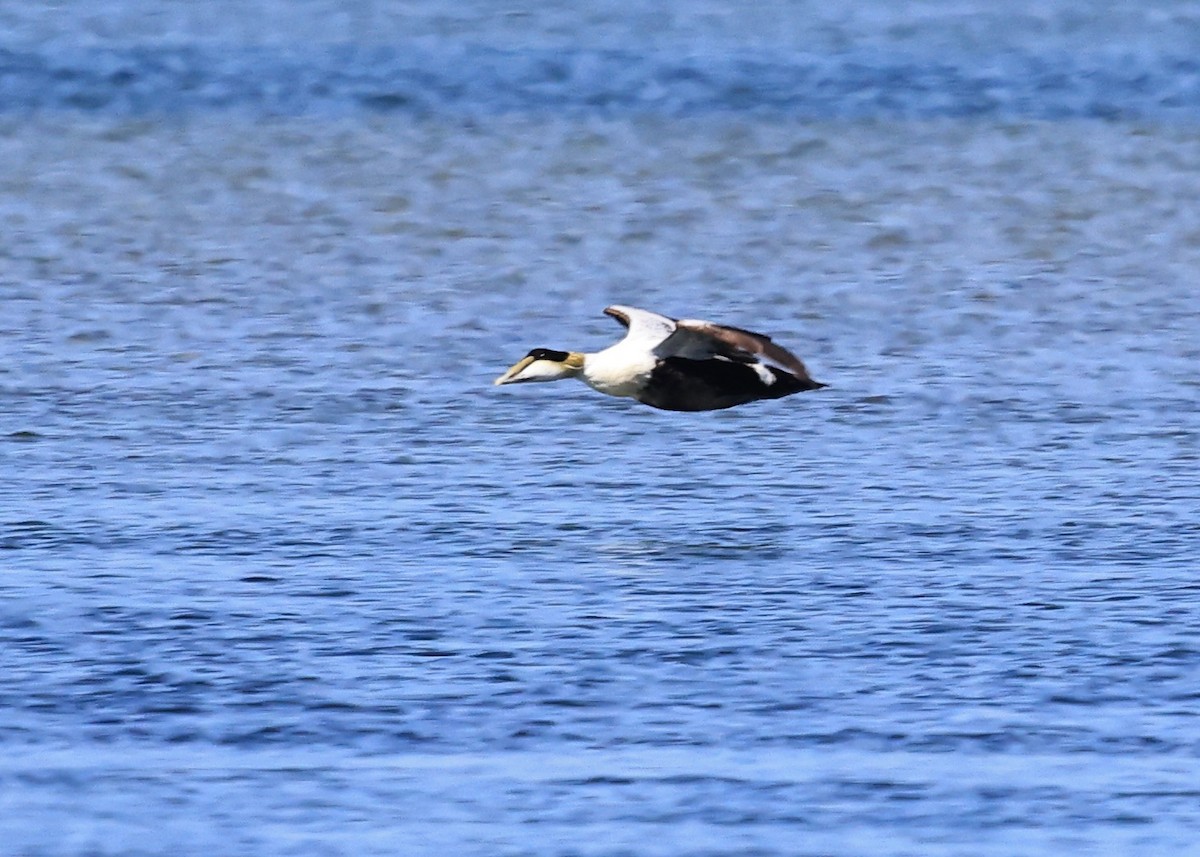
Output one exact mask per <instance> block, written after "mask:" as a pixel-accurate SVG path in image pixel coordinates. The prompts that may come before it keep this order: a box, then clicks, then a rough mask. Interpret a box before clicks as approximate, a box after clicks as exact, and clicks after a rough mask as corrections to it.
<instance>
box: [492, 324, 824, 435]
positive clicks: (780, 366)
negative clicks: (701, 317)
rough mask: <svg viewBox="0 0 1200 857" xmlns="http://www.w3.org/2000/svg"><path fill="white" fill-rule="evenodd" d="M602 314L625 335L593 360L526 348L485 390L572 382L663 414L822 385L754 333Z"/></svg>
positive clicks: (797, 362)
mask: <svg viewBox="0 0 1200 857" xmlns="http://www.w3.org/2000/svg"><path fill="white" fill-rule="evenodd" d="M604 313H605V315H608V316H611V317H612V318H615V319H616V320H617V321H619V322H620V323H621V324H623V325H624V326H625V327H626V328H628V330H627V332H626V334H625V338H624V339H622V340H621V341H619V342H617V343H616V344H615V345H612V346H610V347H608V348H605V349H604V350H603V351H598V352H596V353H595V354H585V353H582V352H579V351H559V350H557V349H554V348H534V349H533V350H532V351H530V352H529V353H528V354H526V355H525V356H524V357H522V358H521V359H520V360H519V361H517V363H516V364H514V365H513V366H512V367H511V368H510V369H509V370H508V371H507V372H505V373H504V374H503V375H501V376H500V377H499V378H497V379H496V380H495V381H494V382H493V383H494V384H495V385H496V386H501V385H504V384H524V383H528V382H534V381H559V380H562V379H564V378H578V379H579V380H580V381H583V382H584V383H585V384H587V385H588V386H589V387H591V388H592V389H593V390H596V391H597V392H600V393H605V394H607V395H609V396H618V397H626V398H632V399H636V400H637V401H639V402H641V403H642V404H645V405H650V406H651V407H653V408H659V409H661V410H664V411H715V410H721V409H723V408H732V407H735V406H737V405H744V404H746V403H747V402H754V401H758V400H760V399H779V398H782V397H783V396H790V395H792V394H793V393H800V392H804V391H806V390H817V389H820V388H821V387H825V386H827V385H825V384H822V383H820V382H819V381H814V380H813V379H812V377H811V376H810V375H809V374H808V370H807V369H805V368H804V364H803V363H802V362H801V361H800V358H798V357H796V356H795V355H794V354H792V353H791V352H790V351H788V350H787V349H786V348H784V347H782V346H780V345H776V344H775V343H774V342H772V341H771V338H770V337H769V336H764V335H763V334H761V333H752V332H751V331H749V330H743V329H742V328H740V327H729V326H726V325H721V324H714V323H713V322H711V321H698V320H696V319H682V320H676V319H673V318H668V317H667V316H665V315H659V314H658V313H655V312H650V311H649V310H644V309H637V308H636V307H631V306H620V305H614V306H610V307H606V308H605V310H604Z"/></svg>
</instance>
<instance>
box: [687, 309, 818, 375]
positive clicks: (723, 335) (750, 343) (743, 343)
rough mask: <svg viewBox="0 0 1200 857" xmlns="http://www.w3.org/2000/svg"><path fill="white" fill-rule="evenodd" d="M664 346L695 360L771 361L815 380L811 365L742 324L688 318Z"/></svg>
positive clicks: (796, 373) (769, 338) (767, 337)
mask: <svg viewBox="0 0 1200 857" xmlns="http://www.w3.org/2000/svg"><path fill="white" fill-rule="evenodd" d="M663 346H664V347H666V348H668V349H670V350H671V353H672V356H677V357H690V358H691V359H693V360H695V359H704V357H710V358H711V357H724V358H725V359H726V360H733V361H736V362H738V363H755V362H758V361H759V360H763V361H769V362H771V363H774V364H775V365H777V366H779V367H780V368H782V369H786V370H787V371H789V372H791V373H792V374H793V375H795V376H796V377H797V378H799V379H801V380H811V376H809V374H808V369H806V368H805V366H804V363H803V362H802V361H801V360H800V358H799V357H797V356H796V355H795V354H793V353H792V352H790V351H788V350H787V349H786V348H784V347H783V346H782V345H777V344H776V343H775V342H773V341H772V340H771V337H769V336H767V335H765V334H762V333H754V332H753V331H750V330H743V329H742V328H740V327H729V326H726V325H722V324H713V323H712V322H711V321H698V320H694V319H687V320H684V321H680V322H677V324H676V332H675V334H674V335H673V336H671V338H670V340H669V341H667V342H664V343H663ZM705 352H707V353H706V354H705Z"/></svg>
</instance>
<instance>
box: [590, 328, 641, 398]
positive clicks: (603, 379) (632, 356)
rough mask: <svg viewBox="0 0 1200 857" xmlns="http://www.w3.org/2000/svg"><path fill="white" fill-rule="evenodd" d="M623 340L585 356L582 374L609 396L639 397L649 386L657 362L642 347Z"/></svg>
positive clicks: (591, 385)
mask: <svg viewBox="0 0 1200 857" xmlns="http://www.w3.org/2000/svg"><path fill="white" fill-rule="evenodd" d="M623 346H626V343H625V342H624V341H622V342H618V343H617V344H616V345H614V346H612V347H611V348H606V349H604V350H603V351H600V352H597V353H596V354H589V355H587V356H586V357H585V358H584V363H583V374H582V375H581V376H580V377H581V378H582V379H583V381H584V383H586V384H587V385H588V386H589V387H591V388H592V389H593V390H596V391H597V392H600V393H607V394H608V395H610V396H629V397H632V396H636V395H637V394H638V392H639V391H641V389H642V388H643V387H644V386H645V385H646V382H647V381H648V380H649V378H650V373H651V372H652V371H653V370H654V364H655V363H656V362H657V361H656V360H655V357H654V355H653V354H651V353H649V352H648V351H646V350H645V349H643V348H636V347H635V348H630V347H627V346H626V347H623Z"/></svg>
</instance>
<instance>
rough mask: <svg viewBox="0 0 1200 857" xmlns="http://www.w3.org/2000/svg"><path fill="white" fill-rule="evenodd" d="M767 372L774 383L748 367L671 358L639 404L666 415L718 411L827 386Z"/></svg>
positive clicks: (654, 374) (771, 368) (770, 368)
mask: <svg viewBox="0 0 1200 857" xmlns="http://www.w3.org/2000/svg"><path fill="white" fill-rule="evenodd" d="M766 368H767V370H768V371H769V372H771V374H772V375H774V376H775V381H774V383H771V384H768V383H766V382H765V381H764V380H763V379H762V378H761V377H760V376H759V374H758V372H756V371H755V370H754V368H753V367H751V366H749V365H747V364H745V363H734V362H733V361H731V360H688V359H687V358H684V357H668V358H666V359H665V360H662V361H660V362H659V364H658V365H657V366H655V367H654V371H653V372H651V373H650V380H649V383H647V384H646V388H645V389H644V390H642V392H641V394H640V395H639V396H638V401H640V402H644V403H645V404H647V405H651V406H652V407H655V408H662V409H663V410H665V411H716V410H720V409H721V408H732V407H734V406H735V405H743V404H745V403H746V402H753V401H756V400H758V399H779V398H782V397H783V396H790V395H791V394H792V393H799V392H801V391H803V390H815V389H817V388H818V387H824V386H825V385H824V384H819V383H817V382H816V381H811V380H808V379H801V378H797V377H796V376H795V375H792V374H791V373H790V372H785V371H784V370H782V369H777V368H776V367H774V366H767V367H766Z"/></svg>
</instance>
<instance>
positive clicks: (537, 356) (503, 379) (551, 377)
mask: <svg viewBox="0 0 1200 857" xmlns="http://www.w3.org/2000/svg"><path fill="white" fill-rule="evenodd" d="M582 368H583V355H582V354H580V353H579V352H578V351H555V350H554V349H552V348H535V349H533V350H532V351H530V352H529V353H528V354H526V355H525V356H524V357H522V358H521V359H520V360H519V361H518V362H517V363H516V364H515V365H514V366H513V367H512V368H511V369H509V370H508V371H507V372H505V373H504V374H503V375H501V376H500V377H499V378H497V379H496V380H495V381H494V382H493V383H494V384H495V385H496V386H497V387H498V386H500V385H501V384H524V383H526V382H527V381H557V380H559V379H560V378H571V377H574V376H575V375H577V374H579V370H580V369H582Z"/></svg>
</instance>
